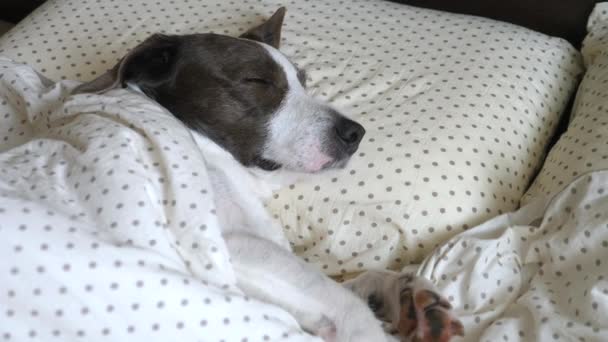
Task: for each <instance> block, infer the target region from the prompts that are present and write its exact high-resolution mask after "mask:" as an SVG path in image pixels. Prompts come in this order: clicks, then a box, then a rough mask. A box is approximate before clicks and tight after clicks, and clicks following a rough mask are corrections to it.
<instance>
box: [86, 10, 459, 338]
mask: <svg viewBox="0 0 608 342" xmlns="http://www.w3.org/2000/svg"><path fill="white" fill-rule="evenodd" d="M284 15H285V9H284V8H281V9H279V10H278V11H277V12H276V13H275V14H274V15H273V16H272V17H271V18H270V19H268V20H267V21H266V22H264V23H263V24H261V25H259V26H257V27H254V28H252V29H251V30H249V31H247V32H245V33H244V34H243V35H241V36H240V37H239V38H234V37H228V36H223V35H217V34H192V35H182V36H167V35H158V34H157V35H153V36H151V37H150V38H148V39H146V40H145V41H144V42H143V43H141V44H140V45H139V46H137V47H135V48H134V49H133V50H132V51H131V52H129V53H128V54H127V55H126V56H124V57H123V58H122V59H121V61H120V62H119V63H118V64H117V65H116V66H115V67H114V68H113V69H111V70H110V71H108V72H107V73H106V74H104V75H102V76H100V77H99V78H97V79H95V80H93V81H91V82H89V83H86V84H82V85H80V86H79V87H77V88H76V89H75V90H74V93H83V92H97V93H99V92H103V91H106V90H109V89H113V88H124V87H128V88H130V89H132V90H133V91H137V92H140V93H142V94H144V95H145V96H148V97H149V98H151V99H153V100H155V101H156V102H158V103H159V104H160V105H162V106H163V107H165V108H166V109H167V110H169V111H170V112H171V113H172V114H173V115H174V116H175V117H176V118H178V119H179V120H181V121H182V122H183V123H184V124H185V125H186V126H187V127H188V128H190V129H191V131H192V134H193V137H194V139H195V140H196V142H197V144H198V145H199V147H200V148H201V150H202V152H203V154H204V156H205V160H206V161H207V163H208V168H209V177H210V180H211V183H212V184H213V187H214V193H215V202H216V203H215V204H216V210H217V214H218V218H219V222H220V225H221V228H222V233H223V237H224V238H225V240H226V244H227V246H228V249H229V253H230V256H231V259H232V263H233V266H234V269H235V273H236V275H237V281H238V286H239V287H240V288H241V289H242V290H243V291H244V292H245V293H246V294H247V295H249V296H251V297H255V298H258V299H260V300H263V301H266V302H269V303H273V304H276V305H278V306H280V307H282V308H284V309H285V310H287V311H289V312H290V313H291V314H292V315H293V316H294V317H295V318H296V319H297V320H298V323H299V324H300V325H301V326H302V328H303V329H305V330H307V331H308V332H310V333H312V334H315V335H318V336H320V337H321V338H323V339H324V340H325V341H339V342H359V341H360V342H376V341H377V342H380V341H389V340H394V339H395V337H393V336H392V335H391V334H395V333H399V336H400V337H399V338H400V339H402V340H411V341H448V340H449V339H451V337H452V336H454V335H462V334H463V328H462V325H461V324H460V322H459V321H458V320H457V319H455V318H453V316H452V314H451V312H450V304H449V303H448V302H447V301H446V300H445V299H443V298H442V297H441V296H439V295H438V294H437V293H436V291H435V290H434V288H433V287H432V285H431V284H430V283H429V282H428V281H426V280H424V279H422V278H418V277H416V276H414V275H413V274H411V273H395V272H390V271H368V272H365V273H363V274H362V275H360V276H359V277H357V278H355V279H353V280H350V281H348V282H346V283H344V284H342V285H340V284H338V283H337V282H334V281H333V280H331V279H330V278H328V277H326V276H325V275H323V274H322V273H321V272H320V271H319V270H317V269H315V268H314V267H312V266H311V265H308V264H306V263H305V262H304V261H303V260H300V259H299V258H297V257H296V256H295V255H294V254H292V252H291V246H290V244H289V242H288V241H287V239H286V237H285V236H284V235H283V233H282V230H281V227H278V226H277V225H276V223H275V222H274V221H273V220H272V219H271V218H270V215H269V214H268V213H267V212H266V210H265V208H264V206H263V199H264V198H265V197H266V196H268V195H269V194H270V193H271V192H272V190H273V189H275V188H276V187H277V186H280V185H281V184H284V183H285V182H291V181H294V179H295V178H297V177H299V176H300V175H302V174H309V173H316V172H319V171H322V170H325V169H330V168H341V167H343V166H344V165H345V164H346V163H347V162H348V160H349V159H350V157H351V156H352V155H353V153H354V152H355V151H356V150H357V148H358V146H359V143H360V142H361V139H362V138H363V136H364V134H365V130H364V128H363V127H362V126H361V125H360V124H358V123H356V122H354V121H352V120H350V119H348V118H346V117H345V116H343V115H342V114H340V113H339V112H338V111H337V110H336V109H334V108H332V107H331V106H329V105H327V104H325V103H322V102H320V101H318V100H315V99H314V98H312V97H311V96H309V95H308V94H307V93H306V76H305V74H304V72H303V71H302V70H300V69H298V68H297V67H296V66H295V65H294V64H292V63H291V62H290V61H289V60H288V59H287V58H286V57H285V56H284V55H283V54H282V53H281V52H279V50H278V47H279V42H280V40H281V26H282V23H283V18H284ZM381 321H383V322H385V324H384V328H385V329H388V330H389V331H388V332H389V333H390V334H387V333H386V332H385V330H384V329H383V325H382V324H381Z"/></svg>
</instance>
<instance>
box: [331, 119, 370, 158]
mask: <svg viewBox="0 0 608 342" xmlns="http://www.w3.org/2000/svg"><path fill="white" fill-rule="evenodd" d="M336 134H337V135H338V138H339V139H340V141H341V142H342V143H343V144H344V146H345V147H346V150H347V151H348V153H351V154H352V153H355V151H356V150H357V147H359V142H361V139H363V136H364V135H365V129H364V128H363V126H361V125H359V124H358V123H356V122H354V121H353V120H349V119H347V118H340V119H339V120H338V122H337V123H336Z"/></svg>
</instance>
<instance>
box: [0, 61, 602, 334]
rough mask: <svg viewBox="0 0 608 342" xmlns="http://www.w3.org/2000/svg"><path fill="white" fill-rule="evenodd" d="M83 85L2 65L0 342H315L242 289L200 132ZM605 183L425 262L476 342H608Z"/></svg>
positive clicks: (482, 231) (582, 187) (591, 182)
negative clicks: (83, 91)
mask: <svg viewBox="0 0 608 342" xmlns="http://www.w3.org/2000/svg"><path fill="white" fill-rule="evenodd" d="M73 86H74V84H73V83H71V82H60V83H52V82H50V81H48V80H45V79H43V78H41V77H40V76H38V75H37V74H36V73H35V72H34V71H33V70H32V69H31V68H29V67H26V66H22V65H15V64H13V63H12V62H10V61H8V60H6V59H0V120H1V124H0V244H1V245H0V339H5V340H13V341H26V340H27V341H35V340H38V341H53V340H61V341H71V340H77V341H82V340H86V341H96V340H112V341H169V340H180V341H222V340H224V341H243V340H244V339H246V340H248V341H266V340H269V341H273V340H282V341H285V340H288V341H304V340H305V341H319V340H318V339H316V338H314V337H311V336H309V335H307V334H304V333H302V332H301V331H300V330H299V328H298V325H297V323H296V322H295V321H294V320H293V318H292V317H291V316H289V315H288V314H287V313H285V312H284V311H283V310H281V309H280V308H277V307H274V306H271V305H267V304H264V303H261V302H259V301H256V300H254V299H251V298H246V297H245V296H243V294H242V293H241V292H240V291H239V290H238V289H237V288H235V286H234V274H233V271H232V267H231V265H230V263H229V258H228V255H227V254H226V248H225V246H224V242H223V240H222V239H221V236H220V233H219V228H218V226H217V222H216V219H215V216H214V213H213V201H212V199H213V197H212V196H213V194H212V192H211V189H210V184H209V182H208V179H207V174H206V167H205V160H204V156H203V155H202V154H201V152H200V149H199V147H198V146H197V145H196V143H195V142H194V140H193V139H192V136H191V134H190V132H189V131H188V130H187V129H186V128H185V127H183V126H182V124H181V123H180V122H179V121H177V120H176V119H174V118H173V117H172V116H171V115H170V114H169V113H167V112H166V111H165V110H163V109H162V108H160V107H159V106H157V105H155V104H154V103H153V102H152V101H149V100H147V99H146V98H144V97H142V96H140V95H138V94H134V93H131V92H129V91H128V90H116V91H112V92H109V93H107V94H104V95H78V96H75V97H70V96H68V93H69V90H70V89H71V88H72V87H73ZM607 184H608V171H600V172H596V173H594V174H589V175H586V176H583V177H581V178H579V179H578V180H577V181H575V182H574V183H573V184H571V185H570V186H569V187H568V188H567V189H566V190H564V192H562V193H560V194H558V195H557V196H556V197H554V198H552V199H538V200H537V201H535V202H533V203H531V204H530V205H528V206H526V207H525V208H523V209H521V210H519V211H518V212H516V213H513V214H506V215H503V216H499V217H497V218H495V219H493V220H491V221H489V222H487V223H485V224H483V225H481V226H479V227H476V228H473V229H470V230H469V231H467V232H464V233H462V234H460V235H458V236H456V237H455V238H453V239H452V240H450V241H449V242H448V243H447V244H446V245H444V246H442V247H440V248H439V249H438V250H436V251H435V252H434V253H433V254H432V255H431V256H429V257H428V258H427V259H426V261H425V262H424V263H423V264H422V267H420V269H419V273H420V274H422V275H424V276H426V277H428V278H430V279H432V280H433V281H434V282H435V283H436V284H437V285H438V287H439V289H440V290H441V291H442V292H443V293H444V294H445V295H446V296H447V297H448V298H449V299H450V300H451V301H452V303H453V304H454V306H455V310H456V313H457V314H458V315H459V316H460V317H461V318H462V320H463V323H464V325H465V330H466V333H467V336H466V338H465V340H467V341H499V340H500V341H503V340H504V341H553V340H556V341H560V340H562V341H570V340H577V339H579V338H583V339H584V340H585V341H606V340H608V323H607V322H608V320H606V319H605V317H608V280H607V279H606V277H607V276H608V275H607V273H608V272H607V271H606V270H607V269H608V266H607V264H606V263H607V262H608V261H607V260H608V185H607Z"/></svg>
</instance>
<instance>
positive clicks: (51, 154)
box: [0, 0, 603, 341]
mask: <svg viewBox="0 0 608 342" xmlns="http://www.w3.org/2000/svg"><path fill="white" fill-rule="evenodd" d="M279 6H280V3H279V2H278V1H273V0H264V1H245V2H224V1H214V0H202V1H189V0H180V1H173V2H155V3H151V2H148V1H143V0H138V1H117V2H109V3H103V4H102V3H99V2H97V1H93V0H85V1H79V2H71V1H65V0H64V1H62V0H50V1H47V2H46V3H45V4H44V5H43V6H41V7H40V8H39V9H38V10H37V11H36V12H35V13H33V14H32V15H31V16H30V17H28V18H26V19H25V20H24V21H23V22H21V23H19V24H18V25H17V26H16V27H15V28H14V29H13V30H11V31H10V32H9V33H8V34H7V35H5V36H3V37H2V38H0V55H3V56H5V57H8V58H9V59H3V61H2V63H3V64H2V65H3V67H2V69H1V71H0V74H1V75H0V79H1V81H2V83H1V87H0V90H1V91H2V92H0V94H1V95H2V97H1V98H0V100H1V101H2V102H0V118H1V119H2V125H0V156H1V158H0V172H2V178H1V182H2V183H1V184H2V186H1V187H0V191H1V195H2V197H1V198H0V207H1V208H2V210H0V215H3V219H2V220H0V234H1V235H2V237H1V238H0V241H3V243H5V244H6V246H5V248H2V253H4V254H3V255H2V258H0V259H1V260H2V261H0V270H1V272H2V273H1V274H2V277H3V278H2V280H3V281H2V283H1V285H0V291H2V296H4V297H2V299H1V301H0V303H1V304H2V306H3V307H6V310H5V313H4V314H5V315H6V316H7V319H9V320H10V324H9V325H6V326H3V327H2V328H3V329H4V331H0V334H4V336H9V337H8V338H11V339H14V340H22V339H24V338H28V339H29V338H32V339H34V340H35V339H38V340H44V341H46V340H49V339H51V338H56V337H58V336H59V337H61V338H62V339H65V340H71V339H82V338H86V339H87V340H98V339H105V338H112V339H115V340H126V339H135V340H149V339H157V338H158V339H168V338H176V337H180V338H181V339H185V340H204V341H216V340H222V339H223V340H226V341H240V340H242V339H248V340H274V339H288V340H315V339H316V338H315V337H313V336H310V335H309V334H306V333H304V332H302V331H301V329H300V328H299V327H298V326H297V323H296V322H295V321H294V319H293V318H292V317H291V316H290V315H288V314H287V313H286V312H285V311H284V310H281V309H280V308H278V307H274V306H272V305H268V304H265V303H261V302H258V301H255V300H253V299H251V298H248V297H246V296H244V295H243V294H242V293H241V292H240V291H239V289H238V288H236V287H235V286H234V275H233V274H232V272H233V270H232V268H231V265H230V262H229V257H228V255H226V253H225V246H224V244H223V243H224V242H223V240H222V238H221V236H220V234H219V227H217V222H215V221H214V218H213V215H210V212H211V210H210V207H209V206H210V203H211V202H210V201H211V199H210V198H209V196H213V194H212V193H210V192H209V184H208V179H207V178H206V176H205V166H204V156H203V155H200V150H199V149H197V147H196V144H195V143H194V142H193V141H192V139H191V136H190V135H189V132H187V131H185V130H184V129H183V127H181V126H180V125H179V123H178V122H177V121H176V120H175V118H173V117H172V116H171V115H170V114H169V113H167V112H166V111H164V110H163V109H162V108H160V107H158V106H157V105H156V104H154V103H153V102H151V101H149V100H147V99H145V98H141V97H140V96H138V95H137V94H133V93H132V92H130V91H129V90H125V89H123V90H117V91H115V92H113V93H109V94H104V95H96V96H90V97H86V96H82V97H71V96H69V89H70V88H71V87H73V86H74V85H75V84H76V83H77V82H78V81H87V80H90V79H92V78H94V77H96V76H98V75H99V74H101V73H103V72H104V71H105V70H107V69H109V68H111V67H112V66H113V65H114V64H115V63H116V62H117V61H118V60H119V59H120V57H121V56H123V55H124V54H125V53H126V52H127V51H128V50H129V49H131V48H132V47H133V46H135V45H136V44H137V43H138V42H140V41H142V40H143V39H145V38H146V37H147V36H148V35H150V34H152V33H154V32H165V33H175V34H180V33H192V32H209V31H213V32H216V33H222V34H230V35H237V34H239V33H241V32H244V31H245V30H246V29H247V28H249V27H251V26H253V25H256V24H258V23H259V22H260V21H261V20H262V18H263V17H267V16H268V15H270V14H271V13H272V12H273V11H274V10H276V9H277V8H278V7H279ZM282 50H283V52H284V53H285V54H286V55H288V56H289V57H291V58H292V59H293V60H294V61H295V62H296V63H297V64H298V65H299V66H300V67H303V68H305V69H307V71H308V74H309V80H308V84H309V85H310V87H309V88H310V91H311V92H312V93H314V94H316V95H317V96H318V97H320V98H322V99H325V100H327V101H329V102H331V103H332V104H333V105H334V106H336V107H337V108H339V109H340V110H342V111H343V112H345V113H347V114H348V115H349V116H351V117H353V118H354V119H356V120H358V121H359V122H361V123H362V124H363V125H364V126H365V127H366V129H367V134H366V137H365V138H364V140H363V141H362V144H361V147H360V149H359V151H358V152H357V154H356V155H355V156H354V157H353V159H352V161H351V162H350V163H349V165H348V166H347V167H346V168H345V169H344V170H336V171H331V172H327V173H324V174H319V175H315V176H314V177H310V178H308V179H306V180H304V181H301V182H298V183H295V184H291V185H289V186H287V187H286V188H284V189H282V190H280V191H277V192H276V193H274V195H273V196H272V198H270V199H269V201H268V203H267V204H266V205H267V208H268V210H269V211H270V212H271V213H272V214H273V216H274V218H275V219H276V220H277V221H278V222H279V223H280V224H281V225H282V226H283V227H284V231H285V233H286V235H287V236H288V238H289V239H290V241H291V243H292V244H293V246H294V249H295V251H296V253H297V254H299V255H300V256H301V257H303V258H304V259H305V260H307V261H309V262H310V263H313V264H315V265H316V266H317V267H318V268H319V269H320V270H322V271H324V272H325V273H326V274H328V275H334V276H338V275H347V274H351V273H356V272H359V271H361V270H364V269H371V268H393V269H400V268H402V267H404V266H405V265H409V264H412V263H414V264H415V263H419V262H423V267H421V268H420V271H419V273H420V274H422V275H425V276H427V277H428V278H430V279H432V280H433V281H434V282H435V283H436V284H437V285H438V286H439V287H440V289H441V290H442V291H444V292H445V293H446V294H447V295H448V296H449V298H450V300H451V301H452V302H453V303H454V304H455V307H456V311H457V313H458V314H459V315H461V317H463V321H464V323H465V329H466V330H467V331H468V332H470V333H467V336H466V339H467V340H470V341H477V340H479V338H480V336H484V338H487V339H489V340H493V339H495V338H502V336H503V335H504V334H507V332H506V331H507V330H508V336H512V337H513V338H514V339H515V338H516V337H517V336H518V331H517V329H515V328H513V329H512V328H511V326H506V325H505V326H504V327H500V326H498V324H494V323H493V322H495V321H497V320H498V319H499V318H500V317H507V316H506V315H508V314H510V313H511V311H504V310H502V311H501V310H497V309H496V310H495V308H496V307H497V303H501V305H502V308H509V307H511V305H512V304H513V302H514V301H517V300H519V297H517V296H515V294H512V295H511V294H509V293H511V292H509V291H508V287H507V290H505V288H504V287H503V286H502V285H500V284H499V285H500V286H498V285H497V286H496V287H494V288H491V289H492V291H494V290H495V291H497V292H495V295H492V296H491V297H487V296H488V293H489V292H484V293H485V294H484V297H483V298H481V299H480V298H478V297H475V296H476V295H477V294H478V292H479V289H480V288H484V287H487V286H488V284H489V282H493V283H498V280H501V279H504V281H505V283H504V284H506V283H509V284H511V283H512V282H519V281H521V279H520V278H517V277H515V276H512V275H510V273H509V272H511V271H512V267H511V266H512V265H511V264H509V263H504V262H503V261H502V259H501V260H496V261H495V262H494V261H493V262H492V266H493V267H495V268H494V269H493V271H492V272H493V275H496V277H499V276H500V278H496V277H494V278H488V277H486V276H485V275H484V274H485V273H484V272H481V273H480V272H479V267H482V268H483V267H487V265H485V264H484V265H482V266H479V265H478V264H476V263H475V262H474V261H475V260H474V259H473V256H469V257H466V258H465V257H464V255H465V254H462V253H465V252H466V253H474V252H475V251H477V249H476V248H475V249H472V250H470V249H468V248H467V246H468V245H467V244H461V245H458V246H461V247H462V248H464V250H458V249H454V248H455V247H458V246H457V245H454V241H462V240H459V239H462V238H461V236H465V237H470V238H471V239H473V240H475V239H482V238H483V236H484V235H483V234H482V235H480V236H481V237H476V235H471V234H477V233H478V232H479V230H478V229H473V227H475V226H477V225H478V224H480V223H482V222H484V221H487V220H488V219H491V218H493V217H496V216H498V217H499V218H500V217H502V218H501V219H500V220H503V221H496V222H497V223H496V227H501V228H496V229H503V230H496V232H500V231H505V232H509V233H508V234H511V233H510V232H511V231H512V230H513V229H512V226H511V225H508V224H504V219H505V217H508V215H507V216H501V215H503V214H504V213H508V212H511V211H513V210H515V209H517V207H518V205H519V200H520V198H521V196H522V195H523V193H524V191H525V190H526V188H527V187H528V184H529V183H530V182H531V179H532V177H533V175H534V174H535V173H536V172H537V170H538V169H539V168H540V166H541V163H542V160H543V157H544V152H545V149H546V147H547V144H548V141H549V140H550V137H551V136H552V134H553V132H554V130H555V127H556V125H557V122H558V121H559V119H560V117H561V115H562V113H563V111H564V109H565V107H566V103H567V101H568V99H569V97H570V95H571V94H572V93H573V92H574V91H575V88H576V85H577V81H578V79H579V77H580V75H581V73H582V70H583V69H582V62H581V58H580V55H579V53H578V52H577V51H576V50H574V49H573V48H572V47H571V46H570V45H569V44H568V43H567V42H565V41H564V40H562V39H558V38H552V37H548V36H545V35H542V34H540V33H536V32H533V31H530V30H527V29H524V28H520V27H517V26H514V25H509V24H505V23H500V22H496V21H492V20H488V19H483V18H476V17H470V16H463V15H455V14H448V13H443V12H437V11H432V10H423V9H418V8H415V7H408V6H403V5H399V4H394V3H390V2H384V1H353V2H350V3H348V4H344V3H343V2H340V1H337V0H324V1H318V2H314V3H296V2H294V3H292V4H290V5H289V6H288V17H287V18H286V23H285V28H284V33H283V41H282ZM20 63H25V64H20ZM34 70H35V71H34ZM41 75H44V76H41ZM197 153H198V154H197ZM184 156H188V158H184ZM581 203H582V202H581ZM539 210H540V209H539ZM555 210H558V209H555ZM542 213H544V211H542ZM524 221H525V220H524ZM524 221H522V222H524ZM501 222H502V223H501ZM524 223H525V224H528V223H530V222H524ZM524 223H522V224H524ZM518 224H519V223H518ZM598 224H599V223H598ZM531 226H534V225H531ZM482 227H483V226H482ZM480 229H481V231H482V232H483V231H484V228H480ZM530 229H534V228H530ZM474 232H475V233H474ZM460 234H464V235H460ZM497 234H498V233H497ZM505 234H507V233H505ZM583 234H584V232H583ZM490 238H491V239H492V241H496V243H499V244H501V242H500V241H499V240H496V239H498V238H499V237H498V236H492V237H490ZM518 238H521V237H518ZM523 238H527V239H532V238H533V237H528V236H525V237H523ZM534 238H539V239H540V237H534ZM600 238H601V237H600ZM539 241H541V240H539ZM542 241H544V240H542ZM487 246H490V247H487ZM487 246H486V245H483V246H481V245H480V247H479V248H486V247H487V248H494V246H495V245H491V244H490V245H487ZM437 248H439V249H437ZM446 249H450V250H454V251H455V252H454V253H453V254H449V253H448V254H445V257H446V258H447V259H443V257H442V258H439V257H438V255H444V254H432V252H433V251H436V252H435V253H444V252H446ZM521 251H522V253H523V251H529V250H528V249H522V250H521ZM596 252H597V253H601V250H600V249H598V250H596V249H594V250H593V253H596ZM526 253H527V252H526ZM530 253H531V252H530ZM467 255H468V254H467ZM593 255H594V256H595V255H596V254H593ZM598 255H599V254H598ZM461 256H462V257H461ZM488 258H489V256H488ZM517 258H520V257H517ZM517 258H515V259H517ZM550 259H551V256H547V255H544V256H543V257H542V258H537V259H533V258H532V259H529V260H531V261H529V262H530V263H535V262H548V260H550ZM484 260H486V259H484ZM487 260H489V259H487ZM517 260H523V259H517ZM526 260H527V259H526ZM442 262H445V263H442ZM441 265H449V269H447V268H437V269H436V270H435V271H433V268H429V267H431V266H433V267H435V266H436V267H439V266H441ZM454 265H456V266H458V267H456V266H454ZM531 267H532V266H531ZM534 267H535V266H534ZM534 267H532V268H531V269H535V268H534ZM451 269H454V270H458V273H459V274H460V275H459V276H457V275H455V274H452V273H450V272H448V271H449V270H451ZM560 272H564V270H563V269H560ZM488 279H489V280H488ZM506 279H510V280H509V282H507V281H506ZM525 279H526V280H528V278H525ZM501 281H503V280H501ZM472 284H474V286H473V285H472ZM525 290H526V288H524V287H521V288H520V290H519V292H517V294H521V295H522V296H523V295H525V294H528V293H529V292H525ZM488 291H490V288H489V287H488ZM505 291H507V292H505ZM551 291H553V290H551ZM551 291H549V293H552V292H551ZM542 298H546V299H548V300H551V297H550V296H548V295H547V293H544V294H542ZM577 298H578V297H577ZM518 310H519V309H518ZM480 312H487V313H489V312H491V313H492V314H488V315H483V316H480V315H479V313H480ZM585 312H587V311H585ZM541 318H542V317H541ZM537 323H538V324H537ZM542 323H543V322H542V319H539V322H536V321H534V322H530V321H527V322H523V323H521V324H532V325H529V326H526V329H527V330H526V331H530V334H533V335H528V336H541V335H542V334H544V331H546V330H545V329H546V327H545V326H544V325H543V324H542ZM514 326H516V325H514ZM596 326H597V329H599V331H600V332H601V331H602V330H601V329H603V328H602V327H601V324H597V325H595V326H593V327H596ZM522 329H523V328H522ZM556 329H558V328H557V327H549V331H550V332H551V333H553V332H554V331H556ZM584 333H585V334H586V330H585V331H584ZM591 333H596V331H595V330H592V331H591ZM591 333H590V334H591ZM581 334H582V333H581ZM542 336H544V335H542ZM586 336H587V335H586ZM588 336H595V335H588ZM5 338H6V337H5ZM531 339H533V338H531Z"/></svg>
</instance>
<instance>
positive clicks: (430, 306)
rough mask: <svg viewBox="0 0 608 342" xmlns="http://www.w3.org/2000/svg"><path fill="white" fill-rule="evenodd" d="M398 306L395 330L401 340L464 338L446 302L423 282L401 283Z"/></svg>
mask: <svg viewBox="0 0 608 342" xmlns="http://www.w3.org/2000/svg"><path fill="white" fill-rule="evenodd" d="M400 304H401V310H400V312H399V321H398V324H397V330H398V332H399V335H400V336H401V338H402V339H403V340H404V341H411V342H447V341H450V340H451V339H452V337H454V336H464V327H463V326H462V323H460V321H459V320H458V319H457V318H456V317H455V316H454V314H453V313H452V312H451V309H452V306H451V305H450V303H449V302H448V301H447V300H446V299H445V298H443V297H441V296H440V295H439V294H437V292H436V291H435V290H434V288H433V286H432V285H431V284H430V283H429V282H428V281H426V280H425V279H422V278H416V279H414V280H412V281H410V282H408V283H404V284H403V287H402V288H401V291H400Z"/></svg>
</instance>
